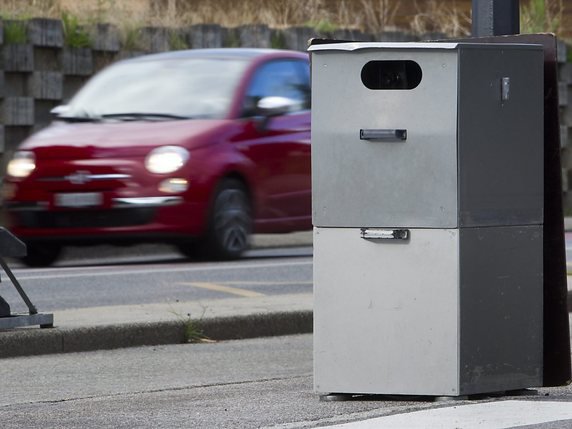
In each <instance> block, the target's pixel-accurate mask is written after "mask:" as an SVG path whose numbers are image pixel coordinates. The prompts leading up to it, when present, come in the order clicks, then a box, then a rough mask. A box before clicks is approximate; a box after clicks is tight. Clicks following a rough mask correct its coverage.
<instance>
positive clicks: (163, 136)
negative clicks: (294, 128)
mask: <svg viewBox="0 0 572 429" xmlns="http://www.w3.org/2000/svg"><path fill="white" fill-rule="evenodd" d="M231 123H232V121H230V120H179V121H161V122H109V123H106V122H98V123H79V124H68V123H54V124H52V125H50V126H49V127H48V128H46V129H44V130H42V131H40V132H38V133H36V134H34V135H33V136H31V137H30V138H28V139H27V140H26V141H25V142H24V143H23V144H22V145H21V146H20V150H33V151H34V152H35V154H36V158H37V159H78V158H108V157H113V158H117V157H144V156H146V155H147V154H148V153H149V151H150V150H151V149H153V148H155V147H159V146H167V145H177V146H184V147H186V148H187V149H196V148H199V147H201V146H205V145H208V144H210V143H212V142H213V141H214V139H213V137H214V135H215V134H216V135H219V133H224V129H226V128H228V127H229V126H230V124H231Z"/></svg>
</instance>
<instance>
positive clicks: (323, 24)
mask: <svg viewBox="0 0 572 429" xmlns="http://www.w3.org/2000/svg"><path fill="white" fill-rule="evenodd" d="M306 25H307V26H308V27H312V28H313V29H314V30H316V32H317V33H318V34H331V33H333V32H334V31H336V30H337V29H338V26H337V25H336V24H334V23H333V22H331V21H328V20H326V19H320V20H319V21H317V22H315V21H309V22H307V23H306Z"/></svg>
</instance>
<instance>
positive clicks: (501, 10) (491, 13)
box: [472, 0, 520, 37]
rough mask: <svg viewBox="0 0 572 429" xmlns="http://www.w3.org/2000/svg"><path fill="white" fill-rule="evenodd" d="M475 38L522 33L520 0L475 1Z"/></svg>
mask: <svg viewBox="0 0 572 429" xmlns="http://www.w3.org/2000/svg"><path fill="white" fill-rule="evenodd" d="M472 21H473V23H472V35H473V37H487V36H504V35H508V34H519V33H520V8H519V0H473V2H472Z"/></svg>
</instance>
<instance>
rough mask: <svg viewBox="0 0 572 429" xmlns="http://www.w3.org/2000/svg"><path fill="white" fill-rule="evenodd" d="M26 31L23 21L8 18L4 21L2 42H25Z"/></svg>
mask: <svg viewBox="0 0 572 429" xmlns="http://www.w3.org/2000/svg"><path fill="white" fill-rule="evenodd" d="M27 40H28V33H27V30H26V23H25V21H20V20H10V21H6V22H4V43H8V44H16V43H26V42H27Z"/></svg>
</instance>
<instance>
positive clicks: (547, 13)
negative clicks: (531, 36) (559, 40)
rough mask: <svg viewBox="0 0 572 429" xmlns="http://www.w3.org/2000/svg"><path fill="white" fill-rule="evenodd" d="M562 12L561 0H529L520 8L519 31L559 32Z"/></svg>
mask: <svg viewBox="0 0 572 429" xmlns="http://www.w3.org/2000/svg"><path fill="white" fill-rule="evenodd" d="M563 13H564V4H563V1H562V0H530V1H529V2H528V3H527V4H524V5H522V7H521V9H520V32H521V33H523V34H524V33H545V32H548V33H560V32H561V30H562V14H563Z"/></svg>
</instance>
